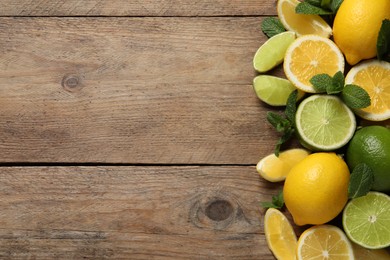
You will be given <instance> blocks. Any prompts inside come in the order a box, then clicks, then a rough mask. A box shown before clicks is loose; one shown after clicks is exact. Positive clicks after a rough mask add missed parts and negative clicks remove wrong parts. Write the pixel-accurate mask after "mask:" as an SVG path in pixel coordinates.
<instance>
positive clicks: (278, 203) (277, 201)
mask: <svg viewBox="0 0 390 260" xmlns="http://www.w3.org/2000/svg"><path fill="white" fill-rule="evenodd" d="M261 206H262V207H263V208H276V209H280V208H283V206H284V199H283V190H280V191H279V193H278V194H277V195H275V196H272V201H271V202H262V203H261Z"/></svg>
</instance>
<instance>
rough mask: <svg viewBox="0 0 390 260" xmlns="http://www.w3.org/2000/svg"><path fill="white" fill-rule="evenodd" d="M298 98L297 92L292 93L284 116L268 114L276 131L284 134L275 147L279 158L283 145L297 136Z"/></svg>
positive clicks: (268, 118) (269, 120)
mask: <svg viewBox="0 0 390 260" xmlns="http://www.w3.org/2000/svg"><path fill="white" fill-rule="evenodd" d="M297 97H298V91H297V90H294V91H293V92H291V94H290V95H289V97H288V99H287V103H286V109H285V111H284V115H281V114H278V113H274V112H268V113H267V120H268V122H269V123H270V124H271V125H272V126H273V127H274V128H275V129H276V131H277V132H279V133H281V134H282V136H281V137H280V138H279V139H278V141H277V143H276V146H275V151H274V153H275V155H276V156H279V152H280V149H281V147H282V145H283V144H284V143H286V142H287V141H288V140H290V139H291V137H293V136H294V134H295V113H296V111H297V105H296V102H297Z"/></svg>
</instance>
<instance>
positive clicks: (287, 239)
mask: <svg viewBox="0 0 390 260" xmlns="http://www.w3.org/2000/svg"><path fill="white" fill-rule="evenodd" d="M264 232H265V238H266V240H267V244H268V247H269V249H270V250H271V251H272V253H273V254H274V255H275V257H276V258H277V259H284V260H290V259H291V260H294V259H295V250H296V246H297V237H296V235H295V232H294V229H293V227H292V226H291V224H290V222H289V221H288V219H287V218H286V216H285V215H283V213H282V212H280V211H279V210H277V209H274V208H269V209H268V210H267V212H266V213H265V216H264Z"/></svg>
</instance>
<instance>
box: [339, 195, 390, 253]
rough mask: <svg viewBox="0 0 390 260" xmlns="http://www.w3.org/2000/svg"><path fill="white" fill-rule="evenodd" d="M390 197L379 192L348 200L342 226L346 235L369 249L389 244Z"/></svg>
mask: <svg viewBox="0 0 390 260" xmlns="http://www.w3.org/2000/svg"><path fill="white" fill-rule="evenodd" d="M389 209H390V197H389V196H388V195H386V194H385V193H381V192H369V193H368V194H367V195H365V196H362V197H359V198H355V199H353V200H351V201H350V202H348V204H347V206H346V207H345V208H344V211H343V227H344V230H345V232H346V233H347V235H348V237H349V238H350V239H351V240H352V241H353V242H355V243H356V244H358V245H361V246H363V247H365V248H370V249H379V248H385V247H388V246H390V210H389Z"/></svg>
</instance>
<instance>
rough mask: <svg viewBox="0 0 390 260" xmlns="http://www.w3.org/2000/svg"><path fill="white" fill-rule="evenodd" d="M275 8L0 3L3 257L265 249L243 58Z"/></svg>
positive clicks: (78, 0)
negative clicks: (265, 19) (266, 18)
mask: <svg viewBox="0 0 390 260" xmlns="http://www.w3.org/2000/svg"><path fill="white" fill-rule="evenodd" d="M275 6H276V0H240V1H238V0H214V1H205V0H200V1H193V0H177V1H172V0H158V1H157V0H67V1H61V0H51V1H41V0H40V1H38V0H1V7H0V259H274V257H273V255H272V253H271V252H270V251H269V249H268V248H267V245H266V240H265V237H264V230H263V226H262V223H263V214H264V209H262V208H261V207H260V202H261V201H267V200H270V198H271V196H272V195H274V194H276V193H277V191H278V189H279V188H280V184H270V183H267V182H265V181H263V180H262V179H261V178H260V177H259V176H258V174H257V172H256V169H255V165H256V163H257V162H258V160H259V159H260V158H261V157H263V156H265V155H268V154H270V153H272V152H273V146H274V144H275V142H276V139H277V137H278V135H277V134H276V133H275V132H274V130H273V129H272V127H271V126H270V125H269V124H268V123H267V122H266V119H265V118H266V111H269V110H272V109H273V108H271V107H268V106H266V105H264V104H262V103H261V102H260V101H259V100H258V99H257V97H256V95H255V93H254V91H253V88H252V80H253V78H254V77H255V76H256V73H255V71H254V70H253V67H252V58H253V55H254V53H255V52H256V50H257V49H258V47H259V46H260V45H261V44H262V43H263V42H264V41H265V40H266V37H265V36H264V35H263V34H262V32H261V29H260V24H261V21H262V19H264V17H266V16H273V15H275V14H276V7H275ZM272 74H276V75H282V72H281V69H280V68H279V69H276V70H275V71H273V72H272Z"/></svg>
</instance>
